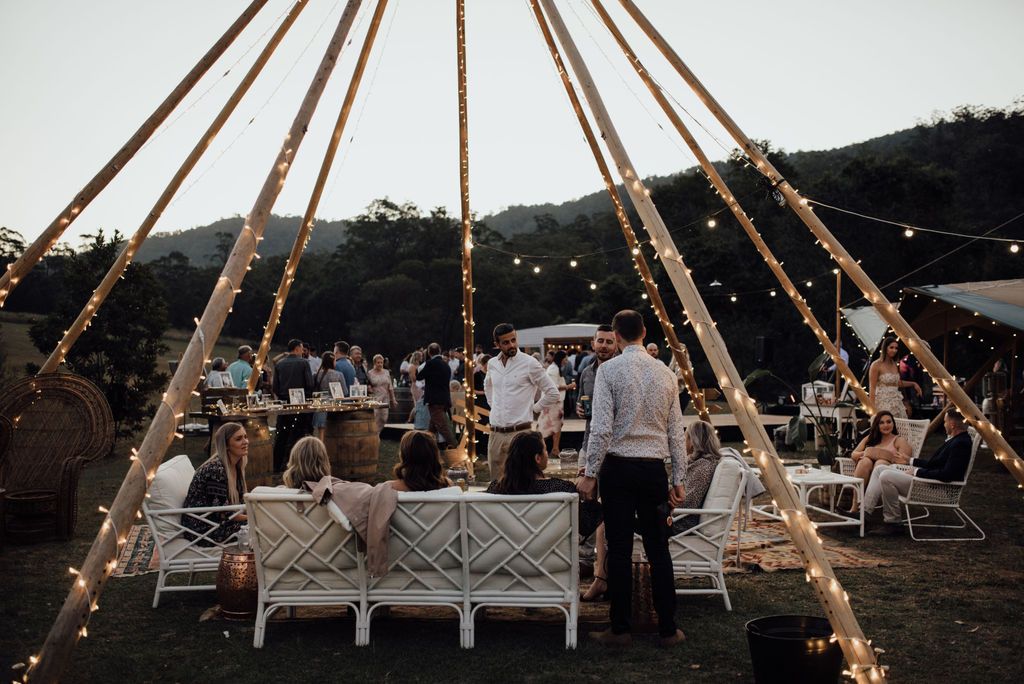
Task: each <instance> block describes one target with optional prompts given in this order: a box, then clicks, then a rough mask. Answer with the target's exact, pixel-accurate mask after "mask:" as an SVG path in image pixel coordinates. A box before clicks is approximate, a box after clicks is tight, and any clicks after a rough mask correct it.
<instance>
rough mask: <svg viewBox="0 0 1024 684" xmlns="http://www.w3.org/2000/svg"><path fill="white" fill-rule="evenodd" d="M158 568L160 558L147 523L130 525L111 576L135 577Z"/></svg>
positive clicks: (155, 570)
mask: <svg viewBox="0 0 1024 684" xmlns="http://www.w3.org/2000/svg"><path fill="white" fill-rule="evenodd" d="M159 570H160V559H159V558H158V557H157V555H156V542H155V541H153V535H152V534H151V533H150V531H149V525H132V529H131V531H130V532H129V533H128V539H127V541H126V542H125V545H124V548H122V549H121V555H120V556H118V558H117V568H115V569H114V572H113V574H112V575H111V577H135V576H136V575H146V574H149V573H151V572H157V571H159Z"/></svg>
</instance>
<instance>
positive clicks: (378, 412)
mask: <svg viewBox="0 0 1024 684" xmlns="http://www.w3.org/2000/svg"><path fill="white" fill-rule="evenodd" d="M366 379H367V384H368V385H369V387H370V395H371V396H372V397H373V398H374V399H376V400H377V401H380V402H383V403H385V404H387V405H388V406H390V407H391V408H398V400H397V399H395V388H394V387H392V386H391V371H389V370H388V369H386V368H384V357H383V356H382V355H380V354H374V355H373V368H371V369H370V371H369V372H368V373H367V375H366ZM389 412H390V409H389V408H388V407H387V406H385V407H384V408H375V409H373V417H374V418H375V419H376V421H377V434H378V435H379V434H380V433H381V431H382V430H383V429H384V426H385V425H386V424H387V422H388V413H389Z"/></svg>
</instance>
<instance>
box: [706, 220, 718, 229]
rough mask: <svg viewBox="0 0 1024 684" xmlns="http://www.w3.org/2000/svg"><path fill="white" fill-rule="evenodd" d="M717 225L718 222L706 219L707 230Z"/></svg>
mask: <svg viewBox="0 0 1024 684" xmlns="http://www.w3.org/2000/svg"><path fill="white" fill-rule="evenodd" d="M717 225H718V221H716V220H715V219H713V218H711V219H708V228H714V227H715V226H717Z"/></svg>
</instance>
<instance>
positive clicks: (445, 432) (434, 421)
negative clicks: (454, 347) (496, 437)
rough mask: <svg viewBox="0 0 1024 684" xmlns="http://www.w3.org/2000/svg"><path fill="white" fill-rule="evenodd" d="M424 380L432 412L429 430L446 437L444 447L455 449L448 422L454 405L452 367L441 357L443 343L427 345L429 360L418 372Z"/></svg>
mask: <svg viewBox="0 0 1024 684" xmlns="http://www.w3.org/2000/svg"><path fill="white" fill-rule="evenodd" d="M416 378H417V379H419V380H422V381H423V384H424V387H423V403H424V404H426V405H427V410H428V411H429V412H430V428H429V430H430V431H431V432H433V433H435V434H439V435H441V436H442V437H444V442H445V444H444V448H445V449H454V448H455V447H456V446H457V445H456V443H455V436H454V435H453V434H452V429H451V424H450V423H449V422H448V420H449V418H448V411H449V410H450V409H451V407H452V395H451V390H450V389H449V383H450V382H451V380H452V369H451V368H450V367H449V366H448V364H447V363H445V360H444V359H443V358H441V345H439V344H438V343H437V342H431V343H430V344H429V345H428V346H427V362H426V363H425V364H423V370H421V371H420V372H419V373H417V374H416Z"/></svg>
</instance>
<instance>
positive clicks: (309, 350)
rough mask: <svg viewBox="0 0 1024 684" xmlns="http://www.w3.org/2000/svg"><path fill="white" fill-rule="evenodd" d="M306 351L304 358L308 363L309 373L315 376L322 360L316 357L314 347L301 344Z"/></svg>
mask: <svg viewBox="0 0 1024 684" xmlns="http://www.w3.org/2000/svg"><path fill="white" fill-rule="evenodd" d="M303 346H304V347H305V349H306V353H305V357H306V362H307V363H309V372H310V373H312V374H313V375H316V372H317V371H318V370H320V364H321V363H323V359H322V358H320V357H319V356H317V353H316V347H314V346H313V345H311V344H307V343H305V342H304V343H303Z"/></svg>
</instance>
